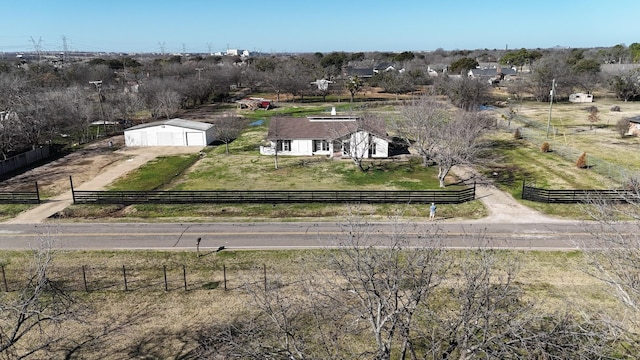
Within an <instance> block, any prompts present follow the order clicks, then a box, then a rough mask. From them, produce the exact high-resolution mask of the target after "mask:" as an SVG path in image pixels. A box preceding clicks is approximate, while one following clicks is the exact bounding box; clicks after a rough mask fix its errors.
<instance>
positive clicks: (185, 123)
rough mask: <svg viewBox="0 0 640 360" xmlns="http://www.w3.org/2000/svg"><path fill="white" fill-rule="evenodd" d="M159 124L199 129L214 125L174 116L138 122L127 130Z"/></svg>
mask: <svg viewBox="0 0 640 360" xmlns="http://www.w3.org/2000/svg"><path fill="white" fill-rule="evenodd" d="M161 125H171V126H177V127H181V128H186V129H193V130H201V131H206V130H209V129H210V128H212V127H213V126H214V125H213V124H209V123H204V122H200V121H193V120H185V119H179V118H175V119H169V120H160V121H154V122H150V123H146V124H140V125H136V126H133V127H130V128H129V129H127V130H137V129H144V128H148V127H154V126H161Z"/></svg>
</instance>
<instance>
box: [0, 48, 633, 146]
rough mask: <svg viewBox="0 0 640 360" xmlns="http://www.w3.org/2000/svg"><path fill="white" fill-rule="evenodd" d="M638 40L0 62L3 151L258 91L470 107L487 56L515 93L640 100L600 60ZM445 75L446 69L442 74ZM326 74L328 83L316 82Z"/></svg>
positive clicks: (479, 93) (620, 57)
mask: <svg viewBox="0 0 640 360" xmlns="http://www.w3.org/2000/svg"><path fill="white" fill-rule="evenodd" d="M638 47H639V46H638V44H635V43H634V44H632V45H631V46H629V47H626V46H623V45H616V46H613V47H611V48H600V49H537V50H526V49H520V50H511V51H507V50H475V51H460V50H457V51H444V50H442V49H438V50H435V51H432V52H420V53H414V52H410V51H406V52H402V53H382V52H374V53H345V52H333V53H328V54H323V53H314V54H295V55H283V54H278V55H269V56H256V57H248V58H241V57H237V56H236V57H233V56H191V57H182V56H169V57H166V56H165V57H163V56H139V57H136V58H133V57H130V56H124V57H122V56H105V57H96V58H93V59H91V60H84V61H76V62H68V63H66V64H63V65H61V64H60V63H50V62H47V61H46V60H36V59H33V60H19V61H18V60H16V61H10V60H6V59H5V60H3V61H0V130H1V131H0V154H1V156H2V158H6V157H7V156H9V155H10V154H12V153H15V152H17V151H21V150H24V149H25V148H29V147H35V146H38V145H42V144H44V143H51V142H57V141H65V139H66V141H67V142H70V141H71V142H76V143H78V142H84V141H87V140H88V139H89V138H90V137H93V136H96V135H98V134H96V132H99V131H102V132H104V131H106V130H109V129H103V130H100V128H99V127H95V126H94V127H92V126H91V124H92V123H99V122H103V123H104V124H110V125H111V124H117V123H118V122H123V124H124V122H125V121H130V120H131V119H133V118H137V119H140V121H148V120H156V119H160V118H170V117H172V116H175V115H176V114H177V113H179V111H180V110H181V109H186V108H190V107H194V106H199V105H201V104H208V103H214V102H229V101H233V100H236V99H238V98H239V97H242V96H244V95H247V94H249V93H251V92H256V91H261V92H269V93H273V94H275V97H276V101H281V100H285V98H282V97H284V96H286V99H298V100H304V99H305V97H310V96H316V97H322V99H323V100H324V99H326V97H327V96H328V95H330V94H340V93H343V92H347V93H350V95H351V99H352V100H353V99H354V96H355V95H356V94H357V93H359V92H361V91H363V89H365V88H366V87H377V88H380V89H381V90H382V91H384V92H388V93H391V94H396V95H399V94H405V93H411V92H414V91H424V89H425V88H429V87H431V88H432V89H434V90H435V92H436V93H437V94H441V95H445V96H447V97H448V98H449V99H450V100H451V101H452V102H453V103H454V104H455V105H456V106H458V107H460V108H463V109H466V110H470V109H473V108H475V107H477V106H479V105H482V104H485V103H487V102H489V101H490V93H489V90H490V87H489V86H490V84H489V83H488V82H486V81H485V80H482V81H480V80H473V79H469V78H467V77H466V76H463V77H462V79H461V81H453V78H452V76H453V75H460V74H463V75H464V74H466V72H467V71H468V70H469V69H471V68H474V67H476V66H478V65H480V64H481V63H493V64H501V66H509V67H515V68H519V69H520V70H521V71H522V70H523V69H526V70H527V71H528V72H522V73H521V74H522V77H521V78H520V79H519V80H518V81H504V82H502V83H501V84H500V85H499V86H504V87H506V89H507V90H508V91H509V93H510V94H511V96H512V98H514V99H522V98H527V97H529V96H530V97H533V98H534V99H536V100H537V101H548V100H549V88H550V84H551V81H552V80H553V79H556V84H557V85H556V94H555V96H556V99H559V100H562V99H563V98H568V96H569V94H570V93H572V92H573V91H576V90H580V91H584V92H592V91H593V90H595V89H599V88H604V89H607V90H609V91H612V92H613V93H615V95H616V96H617V97H619V98H621V99H623V100H627V101H629V100H637V99H638V97H640V75H639V72H638V70H635V69H632V70H626V71H623V72H620V73H616V74H603V73H602V72H601V71H600V65H601V64H610V63H626V62H635V61H637V60H638V58H639V57H638ZM382 63H384V64H392V65H393V67H392V69H391V70H390V69H382V70H380V69H379V70H378V71H377V72H376V73H375V74H374V75H373V77H371V78H367V79H364V78H360V77H358V76H351V75H349V71H348V69H350V68H373V67H375V66H376V65H377V64H382ZM435 75H437V76H435ZM320 79H322V80H326V81H327V82H326V83H325V84H327V86H319V85H318V84H319V83H317V82H316V81H317V80H320Z"/></svg>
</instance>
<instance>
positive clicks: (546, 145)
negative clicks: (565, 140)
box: [540, 141, 551, 153]
mask: <svg viewBox="0 0 640 360" xmlns="http://www.w3.org/2000/svg"><path fill="white" fill-rule="evenodd" d="M540 150H541V151H542V152H544V153H546V152H549V151H551V146H549V143H548V142H546V141H545V142H543V143H542V145H541V146H540Z"/></svg>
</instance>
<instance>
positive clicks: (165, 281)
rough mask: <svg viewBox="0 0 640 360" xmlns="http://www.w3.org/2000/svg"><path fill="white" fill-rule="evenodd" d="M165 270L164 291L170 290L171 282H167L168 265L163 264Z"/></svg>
mask: <svg viewBox="0 0 640 360" xmlns="http://www.w3.org/2000/svg"><path fill="white" fill-rule="evenodd" d="M162 270H163V272H164V291H169V284H168V283H167V265H162Z"/></svg>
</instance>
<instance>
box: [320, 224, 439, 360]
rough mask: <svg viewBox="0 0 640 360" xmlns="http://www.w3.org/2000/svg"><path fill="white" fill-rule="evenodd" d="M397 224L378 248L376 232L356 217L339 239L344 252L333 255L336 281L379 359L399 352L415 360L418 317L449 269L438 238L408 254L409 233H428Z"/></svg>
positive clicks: (427, 237)
mask: <svg viewBox="0 0 640 360" xmlns="http://www.w3.org/2000/svg"><path fill="white" fill-rule="evenodd" d="M394 224H395V226H396V228H395V230H394V231H392V233H391V234H390V235H389V238H388V239H385V241H384V242H383V243H378V242H376V241H372V238H373V237H372V234H373V233H374V232H375V230H376V229H375V226H373V225H372V224H371V223H368V222H366V221H362V220H361V219H360V218H357V217H355V218H353V219H349V221H348V222H347V223H346V224H345V228H344V230H343V236H342V237H341V238H339V239H338V246H339V247H340V251H338V252H332V253H331V255H332V260H331V265H332V268H333V269H334V271H335V278H336V279H337V280H338V281H339V283H344V285H339V283H336V284H335V285H334V287H338V286H340V287H343V288H345V290H346V291H347V292H348V293H351V294H352V295H351V297H352V299H349V298H346V299H345V300H346V301H347V303H349V302H351V301H355V302H356V303H357V304H358V306H351V307H350V308H351V311H352V312H353V313H352V314H351V315H352V316H355V317H356V318H362V319H364V320H366V321H367V323H368V328H369V332H370V334H371V335H372V336H373V339H374V340H375V344H376V351H375V354H374V358H376V359H390V358H391V354H392V351H393V349H394V348H397V347H398V348H399V349H400V350H399V353H400V358H403V359H404V358H405V357H406V356H408V355H409V354H413V355H412V356H411V357H412V358H414V357H415V352H414V351H415V349H414V345H413V341H414V337H413V335H412V332H413V331H414V328H415V324H414V320H415V319H414V316H416V313H417V312H418V309H419V308H420V306H421V305H424V303H425V302H428V301H429V299H430V297H431V296H433V291H434V289H435V288H436V287H437V286H439V285H440V283H441V282H442V281H443V279H444V277H445V274H446V272H447V269H448V267H449V264H450V262H449V261H448V259H447V255H446V252H445V251H444V250H443V248H442V246H441V244H440V242H439V241H438V240H437V237H436V236H434V234H428V233H427V232H425V236H424V243H423V244H420V246H418V247H416V248H413V249H411V250H410V247H411V244H410V242H409V241H408V240H407V238H405V233H406V232H407V231H416V230H417V231H424V230H420V229H415V228H411V226H410V225H406V224H404V225H403V224H401V223H399V222H397V221H396V222H395V223H394ZM344 306H348V305H347V304H344ZM396 342H399V343H400V344H399V345H398V346H396Z"/></svg>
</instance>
